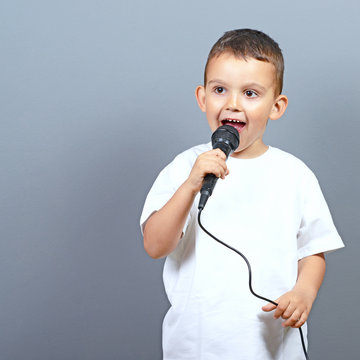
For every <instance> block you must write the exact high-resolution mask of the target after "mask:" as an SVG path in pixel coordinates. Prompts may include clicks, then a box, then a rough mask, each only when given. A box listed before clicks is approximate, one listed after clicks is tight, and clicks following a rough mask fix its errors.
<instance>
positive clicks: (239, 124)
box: [221, 118, 246, 133]
mask: <svg viewBox="0 0 360 360" xmlns="http://www.w3.org/2000/svg"><path fill="white" fill-rule="evenodd" d="M221 124H222V125H230V126H232V127H234V128H235V129H236V130H237V131H238V132H239V133H240V132H241V131H242V130H243V129H244V127H245V125H246V123H245V122H243V121H240V120H236V119H230V118H228V119H224V120H221Z"/></svg>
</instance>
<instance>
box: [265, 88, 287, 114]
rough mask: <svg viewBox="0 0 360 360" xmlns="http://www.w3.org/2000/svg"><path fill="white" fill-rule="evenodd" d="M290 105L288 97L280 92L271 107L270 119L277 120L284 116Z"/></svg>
mask: <svg viewBox="0 0 360 360" xmlns="http://www.w3.org/2000/svg"><path fill="white" fill-rule="evenodd" d="M287 105H288V98H287V96H285V95H282V94H280V95H279V96H278V97H277V98H276V99H275V102H274V104H273V106H272V108H271V112H270V115H269V119H270V120H277V119H279V118H281V116H283V114H284V112H285V110H286V108H287Z"/></svg>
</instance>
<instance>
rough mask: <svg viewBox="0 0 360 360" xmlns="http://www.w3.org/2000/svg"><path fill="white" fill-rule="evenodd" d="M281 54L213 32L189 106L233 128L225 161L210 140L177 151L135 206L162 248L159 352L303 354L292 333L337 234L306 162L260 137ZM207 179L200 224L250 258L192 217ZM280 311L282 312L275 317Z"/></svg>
mask: <svg viewBox="0 0 360 360" xmlns="http://www.w3.org/2000/svg"><path fill="white" fill-rule="evenodd" d="M283 69H284V64H283V57H282V53H281V50H280V48H279V46H278V44H277V43H276V42H275V41H273V40H272V39H271V38H270V37H268V36H267V35H266V34H264V33H262V32H260V31H255V30H250V29H241V30H234V31H229V32H226V33H225V34H224V36H222V37H221V38H220V39H219V40H218V41H217V42H216V43H215V45H214V46H213V48H212V49H211V51H210V54H209V57H208V61H207V64H206V67H205V81H204V85H203V86H198V87H197V89H196V99H197V102H198V104H199V107H200V109H201V110H202V111H203V112H205V113H206V117H207V120H208V123H209V126H210V128H211V130H212V131H215V130H216V129H217V128H218V127H220V126H221V125H225V124H227V125H231V126H233V127H234V128H235V129H237V130H238V132H239V135H240V145H239V147H238V148H237V149H236V150H235V151H234V153H233V154H232V155H231V156H230V157H229V159H228V161H227V162H225V160H226V157H225V154H224V153H223V152H222V151H221V150H219V149H216V150H212V149H211V144H204V145H199V146H195V147H193V148H191V149H189V150H187V151H185V152H183V153H182V154H180V155H178V156H177V157H176V158H175V159H174V160H173V162H172V163H170V164H169V165H168V166H167V167H166V168H165V169H164V170H163V171H162V172H161V173H160V175H159V176H158V178H157V179H156V181H155V183H154V185H153V187H152V189H151V190H150V192H149V194H148V197H147V199H146V202H145V206H144V210H143V213H142V216H141V226H142V230H143V234H144V246H145V250H146V251H147V253H148V254H149V255H150V256H151V257H153V258H161V257H164V256H167V258H166V261H165V265H164V285H165V289H166V293H167V295H168V298H169V301H170V303H171V308H170V310H169V311H168V313H167V315H166V316H165V319H164V323H163V353H164V359H166V360H179V359H189V360H190V359H192V360H200V359H204V360H213V359H222V360H235V359H236V360H241V359H243V360H256V359H259V360H267V359H269V360H270V359H272V360H273V359H284V360H295V359H304V358H305V357H304V353H303V350H302V347H301V341H300V336H299V332H298V331H297V330H296V329H294V328H299V327H300V326H302V329H303V331H304V333H305V336H306V324H305V321H306V320H307V318H308V316H309V312H310V310H311V307H312V304H313V302H314V300H315V298H316V295H317V292H318V290H319V287H320V285H321V283H322V280H323V276H324V273H325V258H324V253H325V252H328V251H331V250H335V249H338V248H341V247H342V246H343V243H342V241H341V239H340V237H339V235H338V233H337V231H336V229H335V227H334V224H333V222H332V219H331V215H330V213H329V210H328V207H327V205H326V203H325V200H324V198H323V196H322V193H321V190H320V187H319V185H318V182H317V180H316V178H315V176H314V175H313V173H312V172H311V171H310V170H309V169H308V168H307V167H306V166H305V165H304V164H303V163H302V162H301V161H300V160H298V159H297V158H295V157H294V156H292V155H290V154H288V153H285V152H283V151H281V150H279V149H276V148H273V147H270V146H268V145H265V144H264V142H263V134H264V132H265V129H266V125H267V122H268V119H270V120H276V119H279V118H280V117H281V116H282V115H283V114H284V112H285V109H286V107H287V103H288V99H287V97H286V96H285V95H283V94H282V93H281V91H282V81H283ZM209 173H212V174H215V175H216V176H218V177H219V178H221V179H223V181H218V183H217V185H216V187H215V189H214V193H213V195H212V197H211V198H210V199H209V201H208V202H207V205H206V207H205V209H204V210H203V212H202V223H203V225H204V227H205V228H206V229H207V230H209V231H210V232H211V233H213V234H214V235H215V236H216V237H218V238H220V239H221V240H222V241H224V242H226V243H228V244H229V245H231V246H232V247H234V248H236V249H238V250H239V251H241V252H242V253H243V254H245V256H246V257H247V258H248V259H249V261H250V264H251V266H252V286H253V289H254V291H255V292H256V293H258V294H260V295H261V296H264V297H266V298H269V299H273V300H274V301H275V302H276V303H278V306H277V307H276V306H275V305H273V304H271V303H269V304H266V303H265V302H264V301H262V300H260V299H258V298H256V297H254V296H253V295H251V293H250V291H249V288H248V279H249V278H248V270H247V267H246V264H245V262H244V261H243V260H242V259H241V258H240V257H239V256H237V255H236V254H235V253H233V252H232V251H230V250H229V249H227V248H225V247H223V246H221V245H220V244H218V243H217V242H215V241H214V240H212V239H211V238H210V237H209V236H208V235H207V234H205V233H204V232H203V231H202V230H201V229H200V228H199V225H198V223H197V205H198V201H199V191H200V188H201V186H202V183H203V179H204V177H205V175H206V174H209ZM281 318H282V320H281Z"/></svg>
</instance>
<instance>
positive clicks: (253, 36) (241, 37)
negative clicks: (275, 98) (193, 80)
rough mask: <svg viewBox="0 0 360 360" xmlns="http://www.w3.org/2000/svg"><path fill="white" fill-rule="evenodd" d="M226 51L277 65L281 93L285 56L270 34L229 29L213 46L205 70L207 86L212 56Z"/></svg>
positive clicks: (277, 83)
mask: <svg viewBox="0 0 360 360" xmlns="http://www.w3.org/2000/svg"><path fill="white" fill-rule="evenodd" d="M225 52H232V53H233V54H234V55H235V56H236V57H241V58H243V59H245V60H246V59H247V58H254V59H256V60H260V61H265V62H268V63H271V64H273V65H274V66H275V70H276V75H275V81H276V86H275V95H279V94H281V91H282V87H283V77H284V58H283V55H282V52H281V49H280V47H279V45H278V43H277V42H275V41H274V40H273V39H272V38H271V37H270V36H268V35H266V34H264V33H263V32H261V31H258V30H252V29H238V30H231V31H227V32H226V33H225V34H224V35H223V36H222V37H221V38H220V39H219V40H218V41H217V42H216V43H215V44H214V46H213V47H212V48H211V50H210V53H209V56H208V59H207V62H206V66H205V72H204V85H205V86H206V71H207V67H208V65H209V62H210V60H211V59H212V58H214V57H218V56H220V55H221V54H223V53H225Z"/></svg>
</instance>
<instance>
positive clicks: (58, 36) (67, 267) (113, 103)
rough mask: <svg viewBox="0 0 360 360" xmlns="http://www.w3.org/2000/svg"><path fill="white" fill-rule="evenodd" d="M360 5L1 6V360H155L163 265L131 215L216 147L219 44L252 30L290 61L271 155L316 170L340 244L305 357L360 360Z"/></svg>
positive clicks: (141, 1) (15, 1)
mask: <svg viewBox="0 0 360 360" xmlns="http://www.w3.org/2000/svg"><path fill="white" fill-rule="evenodd" d="M359 13H360V5H359V2H358V1H356V0H354V1H350V0H345V1H342V2H339V1H334V2H331V1H314V0H303V1H301V2H295V1H285V0H284V1H265V0H264V1H260V2H259V1H256V2H249V1H240V0H233V1H210V0H201V1H192V2H190V1H188V2H187V1H183V2H181V1H173V0H168V1H165V0H162V1H160V0H155V1H146V0H133V1H131V2H130V1H126V2H125V1H119V0H104V1H95V0H87V1H85V0H72V1H49V0H43V1H41V0H33V1H25V0H24V1H21V0H11V1H10V0H3V1H2V2H1V4H0V16H1V19H0V36H1V41H0V46H1V53H0V73H1V81H0V87H1V94H0V102H1V106H0V114H1V122H0V126H1V129H0V137H1V149H0V156H1V224H0V225H1V242H0V257H1V258H0V289H1V290H0V359H1V360H18V359H27V360H33V359H34V360H35V359H36V360H49V359H52V360H58V359H59V360H60V359H61V360H65V359H71V360H73V359H89V360H92V359H99V360H100V359H101V360H107V359H109V360H110V359H111V360H113V359H125V360H130V359H136V360H141V359H146V360H148V359H160V357H161V344H160V341H161V340H160V339H161V337H160V336H161V322H162V317H163V315H164V313H165V312H166V309H167V306H168V303H167V300H166V297H165V295H164V292H163V288H162V280H161V272H162V265H163V262H162V261H161V260H152V259H150V258H149V257H148V256H147V255H146V254H145V252H144V250H143V247H142V238H141V234H140V230H139V225H138V220H139V216H140V213H141V210H142V205H143V202H144V200H145V196H146V194H147V192H148V190H149V188H150V186H151V184H152V182H153V181H154V179H155V177H156V175H157V174H158V172H159V170H160V169H161V168H162V167H164V166H165V165H166V164H167V163H168V162H169V161H171V160H172V158H173V157H174V156H175V155H176V154H177V153H179V152H180V151H182V150H184V149H186V148H188V147H190V146H192V145H195V144H198V143H203V142H207V141H209V138H210V130H209V129H208V125H207V122H206V119H205V116H204V115H203V113H201V112H200V110H198V109H197V105H196V102H195V98H194V89H195V87H196V85H198V84H200V83H201V82H202V76H203V67H204V64H205V60H206V56H207V53H208V51H209V49H210V47H211V45H212V44H213V43H214V42H215V41H216V40H217V38H218V37H219V36H221V35H222V34H223V32H224V31H226V30H230V29H233V28H241V27H251V28H256V29H259V30H263V31H265V32H267V33H269V34H270V35H271V36H272V37H274V38H275V39H276V40H277V41H278V42H279V44H280V46H281V48H282V49H283V52H284V56H285V59H286V72H285V88H284V93H286V94H287V95H288V96H289V99H290V104H289V107H288V110H287V113H286V115H285V116H284V117H283V118H282V119H281V120H278V121H277V122H271V123H270V125H269V127H268V132H267V135H266V141H267V143H269V144H271V145H273V146H277V147H280V148H282V149H284V150H286V151H289V152H291V153H293V154H295V155H296V156H299V157H300V158H302V159H303V160H304V161H305V162H306V163H307V164H308V165H309V166H310V168H312V169H313V170H314V171H315V173H316V174H317V176H318V178H319V180H320V183H321V184H322V188H323V191H324V194H325V196H326V198H327V200H328V203H329V206H330V208H331V211H332V214H333V217H334V220H335V223H336V225H337V227H338V230H339V232H340V234H341V235H342V237H343V239H344V241H345V243H346V245H347V248H346V249H345V250H341V251H339V252H336V253H334V254H331V255H329V256H328V271H327V274H326V279H325V282H324V285H323V287H322V289H321V291H320V295H319V297H318V300H317V302H316V303H315V306H314V308H313V312H312V314H311V318H310V321H309V323H310V337H309V339H310V350H309V352H310V357H311V359H312V360H315V359H340V358H342V359H358V345H359V344H358V338H359V331H358V330H359V329H358V328H359V311H358V298H359V295H360V294H359V287H358V283H359V282H358V276H357V272H358V270H357V266H356V263H357V261H358V256H359V241H358V233H359V221H358V210H357V208H358V204H359V200H360V199H359V191H358V184H359V182H360V179H359V166H358V156H359V152H360V146H359V141H358V133H359V130H360V129H359V128H360V125H359V124H360V122H359V115H358V106H359V95H360V92H359V80H360V79H359V40H358V35H359V31H360V26H359V23H360V19H359Z"/></svg>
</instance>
